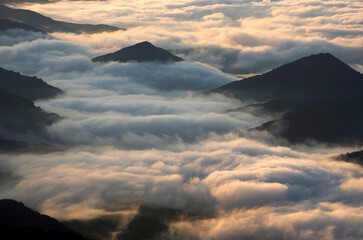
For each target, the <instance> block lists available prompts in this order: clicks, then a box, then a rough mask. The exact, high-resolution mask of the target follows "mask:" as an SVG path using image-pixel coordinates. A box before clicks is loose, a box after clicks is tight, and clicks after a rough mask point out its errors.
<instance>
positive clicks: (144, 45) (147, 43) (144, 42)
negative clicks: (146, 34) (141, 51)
mask: <svg viewBox="0 0 363 240" xmlns="http://www.w3.org/2000/svg"><path fill="white" fill-rule="evenodd" d="M134 46H140V47H155V46H154V45H152V44H151V43H150V42H148V41H143V42H140V43H136V44H135V45H134Z"/></svg>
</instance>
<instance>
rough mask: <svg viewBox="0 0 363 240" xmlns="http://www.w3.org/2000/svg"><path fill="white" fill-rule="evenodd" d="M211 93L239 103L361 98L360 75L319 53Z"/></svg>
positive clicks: (334, 59)
mask: <svg viewBox="0 0 363 240" xmlns="http://www.w3.org/2000/svg"><path fill="white" fill-rule="evenodd" d="M214 91H216V92H221V93H224V94H228V95H233V96H234V97H236V98H239V99H242V100H244V99H254V100H257V101H265V100H271V99H276V98H288V99H295V100H307V99H326V100H328V99H334V98H342V97H348V96H349V97H355V96H360V95H362V91H363V75H362V74H361V73H359V72H357V71H355V70H354V69H352V68H351V67H350V66H348V65H347V64H345V63H344V62H342V61H341V60H339V59H338V58H336V57H335V56H333V55H332V54H330V53H319V54H314V55H310V56H307V57H303V58H300V59H298V60H295V61H293V62H290V63H288V64H285V65H282V66H280V67H277V68H275V69H273V70H271V71H270V72H267V73H265V74H262V75H257V76H253V77H250V78H246V79H243V80H240V81H236V82H232V83H229V84H227V85H225V86H222V87H220V88H218V89H216V90H214Z"/></svg>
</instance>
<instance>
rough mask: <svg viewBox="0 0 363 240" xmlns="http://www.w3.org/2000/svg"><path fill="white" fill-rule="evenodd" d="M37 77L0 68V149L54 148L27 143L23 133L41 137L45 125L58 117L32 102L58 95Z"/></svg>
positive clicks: (39, 150) (8, 150)
mask: <svg viewBox="0 0 363 240" xmlns="http://www.w3.org/2000/svg"><path fill="white" fill-rule="evenodd" d="M62 93H63V92H62V90H60V89H59V88H56V87H53V86H51V85H49V84H47V83H46V82H44V81H43V80H42V79H39V78H37V77H28V76H24V75H21V74H20V73H16V72H13V71H9V70H6V69H3V68H0V151H1V152H29V151H32V150H35V151H36V152H50V151H54V150H56V148H55V147H52V146H50V145H47V144H28V143H26V142H23V141H19V140H22V138H23V136H25V135H29V134H31V135H32V137H35V136H42V135H44V134H45V133H46V131H45V127H46V126H49V125H51V124H53V123H55V122H57V121H59V120H60V119H61V117H60V116H59V115H57V114H55V113H49V112H46V111H44V110H43V109H41V108H40V107H37V106H35V105H34V102H33V101H34V100H39V99H49V98H53V97H56V96H58V95H60V94H62Z"/></svg>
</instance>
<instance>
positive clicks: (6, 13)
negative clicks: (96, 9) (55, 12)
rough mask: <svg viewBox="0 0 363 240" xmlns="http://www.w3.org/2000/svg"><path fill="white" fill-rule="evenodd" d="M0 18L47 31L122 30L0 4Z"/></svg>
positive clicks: (87, 31) (85, 31)
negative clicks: (61, 19) (55, 18)
mask: <svg viewBox="0 0 363 240" xmlns="http://www.w3.org/2000/svg"><path fill="white" fill-rule="evenodd" d="M0 18H2V19H8V20H12V21H16V22H20V23H24V24H27V25H30V26H33V27H35V28H38V29H40V30H42V31H45V32H47V33H52V32H70V33H78V34H79V33H99V32H114V31H118V30H121V28H118V27H114V26H109V25H105V24H99V25H92V24H77V23H67V22H62V21H56V20H53V19H51V18H49V17H45V16H43V15H41V14H39V13H36V12H33V11H30V10H23V9H14V8H10V7H6V6H4V5H0Z"/></svg>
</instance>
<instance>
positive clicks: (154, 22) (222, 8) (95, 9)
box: [18, 0, 363, 74]
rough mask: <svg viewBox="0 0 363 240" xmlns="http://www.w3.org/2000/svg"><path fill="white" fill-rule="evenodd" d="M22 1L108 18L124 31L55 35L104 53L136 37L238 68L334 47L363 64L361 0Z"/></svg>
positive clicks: (74, 17)
mask: <svg viewBox="0 0 363 240" xmlns="http://www.w3.org/2000/svg"><path fill="white" fill-rule="evenodd" d="M27 2H28V3H26V4H25V3H23V4H20V5H18V7H22V8H27V9H30V10H34V11H37V12H39V13H42V14H44V15H47V16H50V17H53V18H54V19H57V20H64V21H71V22H80V23H105V24H111V25H115V26H119V27H124V28H127V29H128V31H126V32H117V33H113V34H98V35H93V36H79V35H78V36H77V35H76V36H70V35H69V34H55V36H56V37H58V38H61V39H63V40H72V41H79V42H82V43H87V44H89V45H90V46H92V47H93V48H95V49H99V50H100V51H102V52H105V51H111V50H117V49H119V48H121V47H125V46H128V45H131V44H134V43H136V42H139V41H144V40H149V41H152V42H153V43H155V44H157V45H159V46H161V47H164V48H167V49H170V50H174V51H175V53H177V54H179V55H181V56H182V57H184V58H185V59H186V60H192V61H200V62H204V63H207V64H210V65H212V66H214V67H217V68H219V69H221V70H223V71H225V72H230V73H234V74H251V73H258V72H264V71H266V70H268V69H271V68H273V67H276V66H278V65H281V64H284V63H286V62H288V61H291V60H294V59H296V58H299V57H302V56H306V55H309V54H314V53H319V52H331V53H332V54H334V55H336V56H337V57H339V58H341V59H342V60H343V61H345V62H347V63H348V64H350V65H351V66H352V67H354V68H356V69H358V70H362V65H363V57H362V56H363V54H362V53H363V48H362V46H363V29H362V23H363V15H362V14H361V13H362V9H363V3H362V2H361V1H339V0H336V1H310V0H303V1H291V0H282V1H247V0H246V1H233V0H231V1H217V0H215V1H173V2H170V1H161V0H159V1H148V0H136V1H115V0H110V1H56V2H53V3H48V4H41V3H35V4H30V3H29V2H32V1H27Z"/></svg>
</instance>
